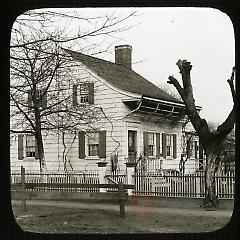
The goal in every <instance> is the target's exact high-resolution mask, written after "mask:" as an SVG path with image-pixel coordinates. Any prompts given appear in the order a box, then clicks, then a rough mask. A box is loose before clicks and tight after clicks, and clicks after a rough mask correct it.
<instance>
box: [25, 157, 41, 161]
mask: <svg viewBox="0 0 240 240" xmlns="http://www.w3.org/2000/svg"><path fill="white" fill-rule="evenodd" d="M38 160H39V159H36V158H35V157H24V158H23V161H29V162H32V161H38Z"/></svg>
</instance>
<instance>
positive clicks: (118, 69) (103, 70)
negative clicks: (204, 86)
mask: <svg viewBox="0 0 240 240" xmlns="http://www.w3.org/2000/svg"><path fill="white" fill-rule="evenodd" d="M64 50H65V51H66V52H67V53H68V54H70V55H71V56H72V58H73V59H75V60H77V61H80V62H82V63H83V64H84V65H85V66H86V67H88V68H89V69H90V70H92V71H93V72H94V73H96V74H97V75H98V76H99V77H101V78H103V79H105V80H106V81H107V82H108V83H109V84H111V85H113V86H114V87H116V88H118V89H121V90H124V91H127V92H131V93H136V94H140V95H142V96H144V97H151V98H155V99H159V100H164V101H167V102H172V103H180V104H183V102H182V101H179V100H178V99H176V98H174V97H173V96H171V95H170V94H168V93H167V92H165V91H163V90H162V89H160V88H159V87H157V86H156V85H154V84H153V83H151V82H150V81H148V80H147V79H145V78H144V77H142V76H141V75H139V74H138V73H136V72H135V71H133V70H132V69H130V68H128V67H126V66H123V65H120V64H116V63H113V62H110V61H106V60H103V59H100V58H96V57H92V56H89V55H85V54H82V53H79V52H75V51H72V50H68V49H64Z"/></svg>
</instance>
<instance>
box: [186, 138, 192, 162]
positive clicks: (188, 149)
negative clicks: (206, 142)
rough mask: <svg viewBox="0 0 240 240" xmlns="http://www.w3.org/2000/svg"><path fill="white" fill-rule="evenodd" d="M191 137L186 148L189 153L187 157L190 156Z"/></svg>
mask: <svg viewBox="0 0 240 240" xmlns="http://www.w3.org/2000/svg"><path fill="white" fill-rule="evenodd" d="M190 141H191V140H190V139H187V149H186V153H187V158H190Z"/></svg>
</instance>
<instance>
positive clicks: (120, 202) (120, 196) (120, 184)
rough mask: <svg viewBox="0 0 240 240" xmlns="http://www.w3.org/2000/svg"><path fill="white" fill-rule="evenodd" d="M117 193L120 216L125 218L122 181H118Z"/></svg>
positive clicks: (124, 198)
mask: <svg viewBox="0 0 240 240" xmlns="http://www.w3.org/2000/svg"><path fill="white" fill-rule="evenodd" d="M118 195H119V206H120V217H121V218H125V202H126V197H125V192H124V187H123V183H122V182H119V183H118Z"/></svg>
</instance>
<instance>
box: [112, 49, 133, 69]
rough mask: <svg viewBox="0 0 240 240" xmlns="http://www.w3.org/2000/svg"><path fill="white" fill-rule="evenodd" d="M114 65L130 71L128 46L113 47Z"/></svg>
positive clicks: (130, 60)
mask: <svg viewBox="0 0 240 240" xmlns="http://www.w3.org/2000/svg"><path fill="white" fill-rule="evenodd" d="M115 63H116V64H121V65H123V66H125V67H128V68H130V69H132V47H131V46H130V45H119V46H115Z"/></svg>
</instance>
